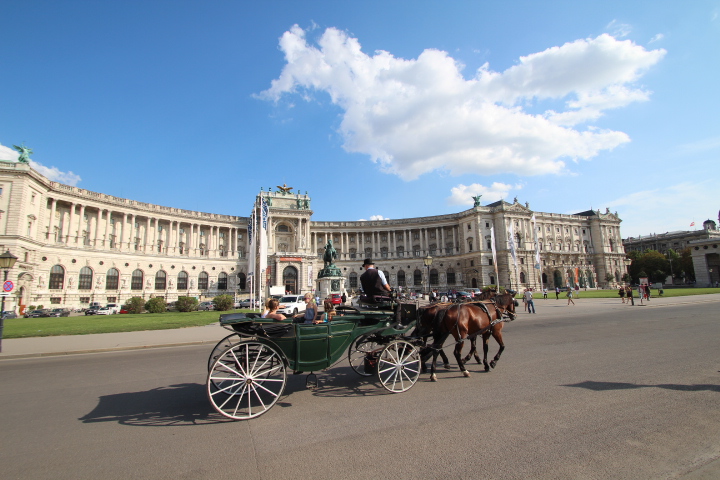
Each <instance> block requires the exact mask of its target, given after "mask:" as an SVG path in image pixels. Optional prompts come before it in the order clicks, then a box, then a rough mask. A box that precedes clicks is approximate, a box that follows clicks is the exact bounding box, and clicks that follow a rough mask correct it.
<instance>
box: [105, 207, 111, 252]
mask: <svg viewBox="0 0 720 480" xmlns="http://www.w3.org/2000/svg"><path fill="white" fill-rule="evenodd" d="M105 212H106V213H105V238H104V239H103V247H105V248H107V247H108V246H109V245H110V243H109V242H108V240H109V238H108V232H109V229H110V219H111V218H112V212H111V211H110V210H105Z"/></svg>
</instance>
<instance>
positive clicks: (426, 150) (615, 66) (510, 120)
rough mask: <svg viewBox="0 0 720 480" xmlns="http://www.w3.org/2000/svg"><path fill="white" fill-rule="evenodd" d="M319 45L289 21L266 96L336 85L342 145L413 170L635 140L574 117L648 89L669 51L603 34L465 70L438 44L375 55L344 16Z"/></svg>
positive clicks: (497, 162) (511, 165) (483, 165)
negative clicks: (557, 106) (540, 105)
mask: <svg viewBox="0 0 720 480" xmlns="http://www.w3.org/2000/svg"><path fill="white" fill-rule="evenodd" d="M317 45H318V46H317V47H315V46H312V45H310V44H309V43H308V41H307V40H306V33H305V31H303V30H302V29H301V28H300V27H298V26H297V25H295V26H293V27H292V28H291V29H290V30H289V31H288V32H285V34H283V36H282V37H281V39H280V48H281V49H282V51H283V52H284V53H285V58H286V61H287V64H286V65H285V67H284V68H283V70H282V72H281V74H280V76H279V78H277V79H276V80H273V81H272V84H271V86H270V88H269V89H268V90H266V91H264V92H262V93H261V94H260V95H259V97H260V98H265V99H270V100H274V101H278V100H280V98H282V97H283V96H284V95H287V94H296V95H298V96H299V97H300V98H303V99H306V100H307V99H309V98H311V95H312V93H313V91H320V92H326V93H327V94H328V95H329V96H330V99H331V101H332V102H333V103H334V104H336V105H338V106H339V107H340V108H342V109H343V110H344V114H343V117H342V122H341V125H340V133H341V135H342V136H343V138H344V145H343V147H344V148H345V149H346V150H347V151H349V152H355V153H362V154H365V155H369V156H370V158H371V159H372V161H373V162H376V163H378V164H379V165H380V167H381V168H382V170H383V171H385V172H387V173H392V174H396V175H398V176H400V177H401V178H403V179H405V180H413V179H416V178H417V177H418V176H420V175H422V174H425V173H428V172H432V171H436V170H441V171H447V172H449V173H450V174H452V175H461V174H465V173H475V174H480V175H491V174H497V173H506V172H511V173H515V174H519V175H539V174H545V173H556V174H557V173H565V172H567V168H566V161H567V160H573V161H576V160H578V159H590V158H593V157H595V156H597V155H598V154H599V153H600V152H602V151H604V150H611V149H613V148H615V147H617V146H619V145H622V144H623V143H626V142H628V141H630V139H629V137H628V135H627V134H625V133H624V132H617V131H612V130H600V129H596V128H592V127H590V126H589V127H586V128H583V129H580V128H571V127H575V126H576V125H578V124H580V123H584V122H588V121H591V120H594V119H596V118H598V117H600V116H601V115H602V114H603V112H604V111H605V110H607V109H611V108H620V107H623V106H625V105H627V104H629V103H632V102H637V101H644V100H647V99H648V97H649V93H648V92H647V91H645V90H643V89H642V88H640V87H637V86H635V85H634V84H635V82H636V81H637V80H638V79H639V78H640V76H641V75H642V74H643V73H644V71H645V70H647V69H648V68H650V67H651V66H652V65H654V64H655V63H657V62H658V61H660V59H661V58H662V57H663V56H664V54H665V51H664V50H652V51H648V50H646V49H644V48H643V47H641V46H638V45H635V44H634V43H632V42H631V41H629V40H625V41H619V40H617V39H616V38H614V37H612V36H610V35H607V34H603V35H600V36H598V37H596V38H590V39H582V40H576V41H574V42H570V43H566V44H564V45H562V46H559V47H552V48H549V49H547V50H544V51H542V52H539V53H533V54H531V55H527V56H524V57H521V58H520V59H519V63H518V64H517V65H515V66H513V67H511V68H508V69H507V70H505V71H504V72H494V71H491V70H490V69H489V66H488V65H487V64H485V65H483V67H481V68H480V69H479V70H478V71H477V73H476V75H475V77H474V78H471V79H469V80H466V79H465V78H464V77H463V76H462V74H461V71H462V69H463V65H461V64H459V63H458V62H457V61H455V60H454V59H453V58H451V57H450V56H449V55H448V54H447V53H446V52H442V51H439V50H433V49H428V50H425V51H423V52H422V53H421V54H420V55H419V56H418V58H417V59H411V60H406V59H402V58H395V57H393V56H392V55H391V54H390V53H388V52H385V51H378V52H375V54H374V55H372V56H370V55H367V54H365V53H363V52H362V50H361V46H360V43H359V41H358V40H357V39H355V38H351V37H349V36H348V35H347V34H346V33H344V32H341V31H340V30H337V29H335V28H328V29H326V30H325V32H324V33H323V34H322V36H321V37H320V38H319V40H318V41H317ZM542 99H555V100H564V101H565V102H566V103H565V107H566V108H565V109H563V110H562V111H547V112H544V113H543V114H539V115H536V114H531V113H528V111H527V110H526V108H528V106H532V105H533V103H536V102H537V101H538V100H542Z"/></svg>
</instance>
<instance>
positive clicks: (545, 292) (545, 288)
mask: <svg viewBox="0 0 720 480" xmlns="http://www.w3.org/2000/svg"><path fill="white" fill-rule="evenodd" d="M543 300H547V287H543Z"/></svg>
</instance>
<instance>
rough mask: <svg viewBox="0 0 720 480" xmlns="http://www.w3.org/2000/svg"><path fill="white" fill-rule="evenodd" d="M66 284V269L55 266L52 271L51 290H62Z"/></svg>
mask: <svg viewBox="0 0 720 480" xmlns="http://www.w3.org/2000/svg"><path fill="white" fill-rule="evenodd" d="M64 283H65V269H64V268H63V267H61V266H60V265H55V266H54V267H52V269H51V270H50V285H49V288H50V290H62V289H63V285H64Z"/></svg>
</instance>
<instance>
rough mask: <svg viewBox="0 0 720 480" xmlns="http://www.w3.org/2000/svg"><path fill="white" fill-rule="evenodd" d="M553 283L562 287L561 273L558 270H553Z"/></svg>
mask: <svg viewBox="0 0 720 480" xmlns="http://www.w3.org/2000/svg"><path fill="white" fill-rule="evenodd" d="M553 283H554V284H555V286H556V287H560V288H563V287H564V285H563V278H562V273H560V270H555V271H553Z"/></svg>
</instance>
